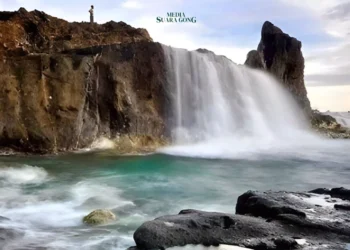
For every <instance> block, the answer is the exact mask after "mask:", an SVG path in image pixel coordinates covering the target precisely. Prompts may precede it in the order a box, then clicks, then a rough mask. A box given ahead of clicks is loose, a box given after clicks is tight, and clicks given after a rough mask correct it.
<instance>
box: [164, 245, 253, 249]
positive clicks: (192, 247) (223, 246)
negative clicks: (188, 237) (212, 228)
mask: <svg viewBox="0 0 350 250" xmlns="http://www.w3.org/2000/svg"><path fill="white" fill-rule="evenodd" d="M167 249H169V250H170V249H171V250H251V248H244V247H238V246H230V245H220V246H218V247H213V246H210V247H205V246H202V245H187V246H184V247H171V248H167Z"/></svg>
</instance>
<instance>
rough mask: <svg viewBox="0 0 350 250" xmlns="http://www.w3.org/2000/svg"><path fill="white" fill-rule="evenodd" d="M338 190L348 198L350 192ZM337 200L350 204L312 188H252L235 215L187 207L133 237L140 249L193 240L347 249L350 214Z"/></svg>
mask: <svg viewBox="0 0 350 250" xmlns="http://www.w3.org/2000/svg"><path fill="white" fill-rule="evenodd" d="M334 192H336V193H337V194H340V193H341V195H342V197H347V192H348V191H346V189H339V190H337V189H336V190H335V191H334ZM344 195H345V196H344ZM335 204H339V205H341V206H343V207H344V206H347V205H348V204H349V203H348V202H346V201H344V200H341V199H337V198H331V197H330V196H329V195H325V194H314V193H309V192H272V191H269V192H255V191H248V192H246V193H244V194H243V195H241V196H240V197H239V198H238V201H237V207H236V214H226V213H215V212H204V211H198V210H191V209H189V210H183V211H181V212H180V213H179V214H178V215H170V216H163V217H159V218H157V219H155V220H153V221H148V222H145V223H144V224H143V225H141V226H140V227H139V228H138V229H137V230H136V232H135V233H134V239H135V242H136V244H137V247H138V249H165V248H167V247H173V246H184V245H188V244H194V245H198V244H203V245H219V244H227V245H236V246H241V247H247V248H251V249H281V250H282V249H284V250H285V249H345V247H346V244H347V243H348V242H350V241H349V240H350V214H349V212H348V211H347V210H342V209H335V208H334V205H335ZM336 207H337V206H336Z"/></svg>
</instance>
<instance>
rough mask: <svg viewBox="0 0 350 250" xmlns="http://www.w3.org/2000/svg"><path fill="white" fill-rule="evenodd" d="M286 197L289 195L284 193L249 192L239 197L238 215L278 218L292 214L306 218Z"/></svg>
mask: <svg viewBox="0 0 350 250" xmlns="http://www.w3.org/2000/svg"><path fill="white" fill-rule="evenodd" d="M285 195H287V194H286V193H284V192H281V193H257V192H253V191H248V192H246V193H244V194H242V195H241V196H239V197H238V200H237V205H236V213H237V214H249V215H253V216H261V217H263V218H276V217H277V216H278V215H280V214H291V215H296V216H301V217H304V218H305V217H306V214H305V213H304V212H302V211H300V210H298V209H295V208H294V205H293V204H290V202H289V200H288V199H284V196H285Z"/></svg>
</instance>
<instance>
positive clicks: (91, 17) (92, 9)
mask: <svg viewBox="0 0 350 250" xmlns="http://www.w3.org/2000/svg"><path fill="white" fill-rule="evenodd" d="M89 12H90V23H91V24H92V23H94V6H93V5H91V9H90V10H89Z"/></svg>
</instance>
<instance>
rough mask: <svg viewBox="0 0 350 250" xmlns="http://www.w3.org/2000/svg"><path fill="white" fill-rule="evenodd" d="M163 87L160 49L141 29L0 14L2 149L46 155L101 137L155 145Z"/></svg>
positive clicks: (41, 15) (35, 15)
mask: <svg viewBox="0 0 350 250" xmlns="http://www.w3.org/2000/svg"><path fill="white" fill-rule="evenodd" d="M164 80H165V76H164V55H163V50H162V47H161V45H160V44H158V43H154V42H152V39H151V38H150V36H149V34H148V32H147V31H146V30H144V29H135V28H133V27H131V26H129V25H127V24H125V23H123V22H119V23H116V22H112V21H111V22H108V23H105V24H102V25H99V24H93V25H91V24H89V23H69V22H67V21H64V20H61V19H58V18H55V17H52V16H49V15H47V14H46V13H44V12H41V11H37V10H35V11H31V12H27V11H26V10H25V9H23V8H21V9H19V10H18V11H16V12H0V117H1V120H0V147H1V148H7V149H14V150H18V151H21V152H32V153H52V152H60V151H67V150H74V149H78V148H83V147H87V146H89V145H90V144H91V143H92V142H93V141H94V140H95V139H97V138H98V137H100V136H105V137H108V138H120V139H121V140H125V138H126V139H127V140H129V141H131V142H135V143H136V141H137V142H142V143H144V144H146V145H148V146H149V145H151V144H156V143H158V142H159V141H162V140H163V139H164V138H163V135H164V134H165V133H164V129H165V124H164V118H163V114H164V110H163V107H164V102H165V101H166V98H165V96H164V91H163V86H164V84H163V81H164ZM139 137H142V140H139Z"/></svg>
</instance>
